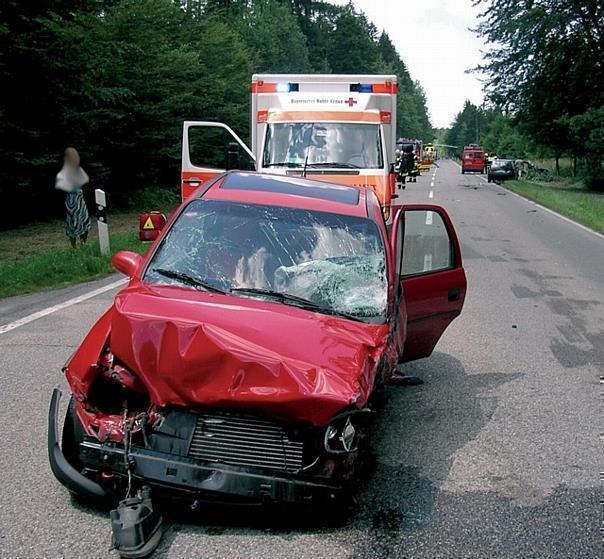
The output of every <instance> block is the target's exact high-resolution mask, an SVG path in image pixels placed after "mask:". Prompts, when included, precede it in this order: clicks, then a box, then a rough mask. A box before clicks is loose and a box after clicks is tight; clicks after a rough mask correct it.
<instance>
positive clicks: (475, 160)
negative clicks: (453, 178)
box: [461, 144, 487, 174]
mask: <svg viewBox="0 0 604 559" xmlns="http://www.w3.org/2000/svg"><path fill="white" fill-rule="evenodd" d="M486 166H487V162H486V157H485V153H484V149H482V148H481V147H480V146H478V145H476V144H470V145H467V146H466V147H464V148H463V152H462V154H461V173H462V174H464V173H467V172H470V171H472V172H475V173H484V172H485V170H486Z"/></svg>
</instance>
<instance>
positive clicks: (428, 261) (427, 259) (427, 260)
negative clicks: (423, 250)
mask: <svg viewBox="0 0 604 559" xmlns="http://www.w3.org/2000/svg"><path fill="white" fill-rule="evenodd" d="M431 269H432V255H431V254H424V272H429V271H430V270H431Z"/></svg>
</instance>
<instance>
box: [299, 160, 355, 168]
mask: <svg viewBox="0 0 604 559" xmlns="http://www.w3.org/2000/svg"><path fill="white" fill-rule="evenodd" d="M308 167H343V168H344V169H361V167H359V166H358V165H353V164H352V163H338V162H337V161H327V162H325V163H309V164H308Z"/></svg>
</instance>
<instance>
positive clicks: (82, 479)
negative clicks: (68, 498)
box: [48, 388, 108, 499]
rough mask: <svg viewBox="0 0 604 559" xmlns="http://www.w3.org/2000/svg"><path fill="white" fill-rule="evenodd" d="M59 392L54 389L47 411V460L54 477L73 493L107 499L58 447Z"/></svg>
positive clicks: (103, 492)
mask: <svg viewBox="0 0 604 559" xmlns="http://www.w3.org/2000/svg"><path fill="white" fill-rule="evenodd" d="M60 401H61V391H60V390H59V389H58V388H55V389H54V390H53V392H52V397H51V399H50V408H49V409H48V460H49V462H50V469H51V470H52V473H53V474H54V476H55V477H56V478H57V479H58V480H59V481H60V482H61V483H62V484H63V485H64V486H65V487H67V489H69V490H70V491H72V492H73V493H77V494H79V495H83V496H85V497H92V498H96V499H106V498H108V493H107V491H106V490H105V489H104V488H103V487H102V486H101V485H100V484H98V483H96V482H95V481H93V480H91V479H90V478H87V477H86V476H84V475H83V474H81V473H80V472H79V471H78V470H76V469H75V468H74V467H73V466H72V465H71V464H70V463H69V461H68V460H67V458H65V455H64V454H63V452H62V451H61V447H60V446H59V428H58V426H59V403H60Z"/></svg>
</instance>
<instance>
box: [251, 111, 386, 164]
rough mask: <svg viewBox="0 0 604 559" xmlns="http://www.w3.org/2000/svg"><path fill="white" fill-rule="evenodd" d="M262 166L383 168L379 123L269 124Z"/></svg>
mask: <svg viewBox="0 0 604 559" xmlns="http://www.w3.org/2000/svg"><path fill="white" fill-rule="evenodd" d="M266 134H267V135H266V142H265V144H264V157H263V162H262V166H263V167H293V168H297V167H299V168H303V167H304V166H305V165H306V167H307V168H309V169H312V168H326V167H334V168H344V169H382V168H383V166H384V158H383V154H382V143H381V138H380V127H379V125H378V124H356V123H349V122H341V123H340V122H279V123H274V124H269V125H268V127H267V133H266Z"/></svg>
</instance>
